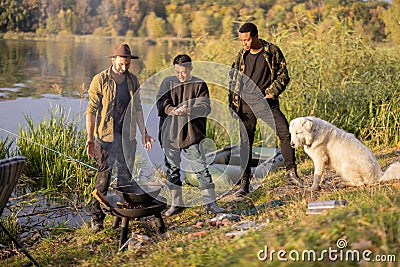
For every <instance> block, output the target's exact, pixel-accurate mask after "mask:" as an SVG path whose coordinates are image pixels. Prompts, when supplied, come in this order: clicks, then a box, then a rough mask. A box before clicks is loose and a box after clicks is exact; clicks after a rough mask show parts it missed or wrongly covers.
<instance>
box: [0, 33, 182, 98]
mask: <svg viewBox="0 0 400 267" xmlns="http://www.w3.org/2000/svg"><path fill="white" fill-rule="evenodd" d="M115 44H116V41H114V40H110V39H105V40H90V41H85V42H62V41H21V40H0V51H1V53H0V100H12V99H16V98H19V97H28V96H30V97H43V96H42V95H43V94H48V93H58V94H62V95H63V96H67V97H79V96H80V94H79V93H78V88H79V87H81V86H82V84H85V87H86V88H87V87H88V86H89V83H90V81H91V79H92V77H93V75H95V74H96V73H98V72H100V71H102V70H104V69H105V68H107V67H108V66H109V65H110V60H109V59H108V58H106V56H107V55H110V54H111V53H112V51H113V48H114V46H115ZM128 44H129V45H130V46H131V49H132V53H133V54H136V55H138V56H139V57H140V59H139V60H132V64H131V68H130V70H131V71H133V72H134V73H136V74H138V76H139V77H141V78H142V79H145V78H146V77H149V76H151V75H152V74H154V73H155V72H156V71H157V70H159V69H162V68H164V67H166V66H167V65H169V61H170V60H171V57H172V56H174V54H175V52H176V51H179V50H180V49H183V47H184V46H185V45H186V43H181V44H179V43H175V44H172V45H171V44H170V43H158V44H156V45H149V44H148V43H144V42H142V41H135V42H132V43H129V42H128Z"/></svg>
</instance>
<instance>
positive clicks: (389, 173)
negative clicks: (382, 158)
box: [379, 162, 400, 182]
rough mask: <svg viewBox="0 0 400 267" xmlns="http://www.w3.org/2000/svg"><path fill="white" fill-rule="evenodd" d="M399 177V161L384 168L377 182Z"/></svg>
mask: <svg viewBox="0 0 400 267" xmlns="http://www.w3.org/2000/svg"><path fill="white" fill-rule="evenodd" d="M394 179H400V163H399V162H395V163H392V164H390V166H389V167H388V168H387V169H386V171H385V173H384V174H383V175H382V177H381V178H380V179H379V182H385V181H389V180H394Z"/></svg>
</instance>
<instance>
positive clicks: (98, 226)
mask: <svg viewBox="0 0 400 267" xmlns="http://www.w3.org/2000/svg"><path fill="white" fill-rule="evenodd" d="M91 226H92V228H91V229H90V230H91V231H92V232H93V233H97V232H100V231H101V230H104V225H103V222H102V221H95V220H93V219H92V220H91Z"/></svg>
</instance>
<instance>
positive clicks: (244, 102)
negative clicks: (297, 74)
mask: <svg viewBox="0 0 400 267" xmlns="http://www.w3.org/2000/svg"><path fill="white" fill-rule="evenodd" d="M239 39H240V41H241V42H242V45H243V48H242V49H240V50H239V52H238V54H237V57H236V60H235V62H234V63H233V65H232V70H231V72H230V78H231V80H230V84H229V87H230V88H229V107H230V108H231V113H232V115H233V116H234V117H238V118H239V119H240V120H241V122H242V123H241V124H240V158H241V163H240V165H241V170H242V176H241V181H240V185H241V186H240V189H239V190H238V191H237V194H238V195H246V194H248V193H249V185H250V177H251V169H250V162H251V160H252V146H253V142H254V133H255V129H256V125H257V118H260V119H262V120H263V121H264V122H265V123H267V124H268V125H269V126H270V127H271V128H272V129H273V130H274V132H275V133H276V135H277V136H278V138H279V140H280V144H281V150H282V156H283V158H284V163H285V167H286V175H287V178H288V183H289V184H293V185H296V186H303V182H302V180H301V179H299V177H298V175H297V167H296V163H295V152H294V149H293V148H292V147H291V146H290V133H289V123H288V121H287V119H286V117H285V115H284V114H283V113H282V111H281V110H280V108H279V95H280V94H281V93H282V92H283V91H284V90H285V89H286V86H287V84H288V83H289V81H290V78H289V74H288V71H287V68H286V61H285V58H284V56H283V53H282V51H281V50H280V49H279V47H278V46H276V45H274V44H272V43H269V42H267V41H265V40H262V39H259V38H258V29H257V26H256V25H254V24H253V23H244V24H243V25H242V26H241V27H240V29H239Z"/></svg>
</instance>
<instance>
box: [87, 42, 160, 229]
mask: <svg viewBox="0 0 400 267" xmlns="http://www.w3.org/2000/svg"><path fill="white" fill-rule="evenodd" d="M108 57H109V58H111V63H112V65H111V66H110V67H109V68H108V69H106V70H104V71H102V72H100V73H98V74H96V75H95V76H94V77H93V80H92V82H91V84H90V87H89V102H88V106H87V109H86V131H87V141H86V149H87V154H88V156H89V157H91V158H93V159H94V160H95V161H96V164H97V171H98V176H97V180H96V184H95V189H97V190H98V191H100V192H101V193H102V194H103V195H106V194H107V189H108V187H109V185H110V182H111V172H112V169H113V165H114V163H115V162H117V185H123V184H126V183H127V182H129V181H130V178H131V172H130V171H131V170H132V168H133V162H134V158H135V153H136V139H135V137H136V125H137V126H138V127H139V130H140V133H141V135H142V146H143V148H144V149H151V147H152V144H151V142H154V139H153V138H152V137H151V136H150V135H148V134H147V131H146V127H145V124H144V118H143V111H142V105H141V101H140V94H139V87H140V85H139V81H138V79H137V77H136V76H135V75H134V74H133V73H132V72H129V71H128V69H129V66H130V64H131V59H138V58H139V57H137V56H134V55H132V54H131V50H130V48H129V46H128V45H127V44H118V45H117V46H115V49H114V53H113V54H112V55H111V56H108ZM124 122H125V124H124ZM123 125H124V127H123ZM123 133H124V138H123ZM95 137H96V139H95ZM124 155H125V156H124ZM91 213H92V219H91V224H92V231H93V232H98V231H100V230H102V229H104V226H103V221H104V218H105V214H104V213H103V211H102V209H101V207H100V203H99V202H98V201H97V200H96V199H93V203H92V210H91Z"/></svg>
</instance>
